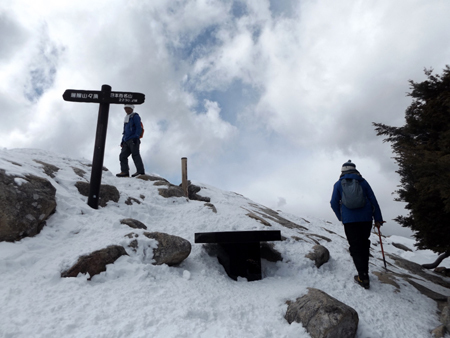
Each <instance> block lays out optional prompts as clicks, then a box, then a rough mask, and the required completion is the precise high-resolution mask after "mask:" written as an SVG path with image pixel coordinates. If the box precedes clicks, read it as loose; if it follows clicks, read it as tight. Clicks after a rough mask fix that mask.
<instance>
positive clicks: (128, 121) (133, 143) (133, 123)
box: [116, 104, 145, 177]
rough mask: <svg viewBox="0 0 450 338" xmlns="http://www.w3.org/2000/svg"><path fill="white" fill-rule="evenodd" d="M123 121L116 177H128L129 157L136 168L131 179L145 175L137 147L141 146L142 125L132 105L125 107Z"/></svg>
mask: <svg viewBox="0 0 450 338" xmlns="http://www.w3.org/2000/svg"><path fill="white" fill-rule="evenodd" d="M124 109H125V112H126V114H127V115H126V116H125V121H124V125H123V136H122V142H121V143H120V146H121V147H122V151H121V152H120V156H119V160H120V171H121V172H120V174H117V175H116V176H117V177H129V176H130V168H129V167H128V157H129V156H130V155H131V157H132V159H133V162H134V165H135V166H136V173H134V174H133V175H131V176H133V177H135V176H138V175H143V174H145V170H144V164H143V163H142V158H141V154H140V153H139V146H140V144H141V140H140V137H141V133H142V125H141V118H140V116H139V115H138V114H137V113H135V112H134V105H132V104H126V105H125V107H124Z"/></svg>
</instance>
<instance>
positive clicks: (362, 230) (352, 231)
mask: <svg viewBox="0 0 450 338" xmlns="http://www.w3.org/2000/svg"><path fill="white" fill-rule="evenodd" d="M341 172H342V173H341V176H340V178H339V180H338V181H337V182H336V183H335V184H334V187H333V194H332V196H331V202H330V203H331V208H332V209H333V211H334V213H335V214H336V217H337V218H338V220H339V221H341V222H342V223H343V224H344V229H345V235H346V236H347V240H348V244H349V245H350V248H349V250H350V255H351V256H352V258H353V263H354V264H355V267H356V270H357V271H358V275H356V276H355V277H354V279H355V282H357V283H358V284H359V285H361V286H362V287H364V288H365V289H368V288H369V287H370V279H369V250H370V240H369V237H370V232H371V230H372V220H374V221H375V226H376V227H380V226H381V225H382V224H383V223H384V222H383V217H382V216H381V210H380V207H379V205H378V202H377V199H376V197H375V194H374V193H373V191H372V188H371V187H370V185H369V183H367V181H366V180H365V179H364V178H362V176H361V174H360V173H359V171H358V170H356V165H355V164H354V163H352V161H350V160H348V162H346V163H344V164H343V165H342V169H341ZM353 180H356V181H357V183H356V182H355V185H356V184H359V186H360V187H361V188H362V194H361V196H362V197H361V198H362V201H361V202H362V203H361V205H362V206H361V207H359V206H358V207H357V208H349V207H347V206H345V205H344V203H343V202H342V200H343V184H344V185H345V184H347V182H348V183H350V184H352V183H353ZM359 191H361V189H359ZM346 193H347V189H346ZM349 203H350V202H347V205H349ZM351 207H354V206H351Z"/></svg>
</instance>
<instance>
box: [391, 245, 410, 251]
mask: <svg viewBox="0 0 450 338" xmlns="http://www.w3.org/2000/svg"><path fill="white" fill-rule="evenodd" d="M392 245H393V246H395V247H396V248H397V249H401V250H404V251H411V252H412V250H411V249H410V248H408V247H407V246H406V245H403V244H400V243H392Z"/></svg>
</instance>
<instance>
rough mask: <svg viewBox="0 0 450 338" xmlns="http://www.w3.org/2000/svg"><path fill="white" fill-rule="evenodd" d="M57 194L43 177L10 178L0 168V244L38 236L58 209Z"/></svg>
mask: <svg viewBox="0 0 450 338" xmlns="http://www.w3.org/2000/svg"><path fill="white" fill-rule="evenodd" d="M55 194H56V189H55V188H54V187H53V185H52V184H51V183H50V182H49V181H48V180H46V179H44V178H41V177H37V176H33V175H27V176H25V177H20V176H9V175H6V173H5V171H4V170H1V169H0V241H9V242H13V241H18V240H20V239H21V238H24V237H28V236H35V235H36V234H38V233H39V232H40V231H41V230H42V228H43V227H44V225H45V224H46V220H47V219H48V218H49V216H50V215H51V214H52V213H53V212H54V211H55V209H56V199H55Z"/></svg>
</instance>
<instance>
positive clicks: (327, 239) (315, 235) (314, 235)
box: [303, 233, 331, 243]
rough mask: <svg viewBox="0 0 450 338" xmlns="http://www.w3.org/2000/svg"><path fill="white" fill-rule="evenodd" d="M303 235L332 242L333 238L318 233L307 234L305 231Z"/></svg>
mask: <svg viewBox="0 0 450 338" xmlns="http://www.w3.org/2000/svg"><path fill="white" fill-rule="evenodd" d="M303 235H305V236H306V237H308V238H310V239H312V237H316V238H319V239H323V240H324V241H326V242H328V243H329V242H331V239H329V238H328V237H325V236H321V235H317V234H305V233H303Z"/></svg>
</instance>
